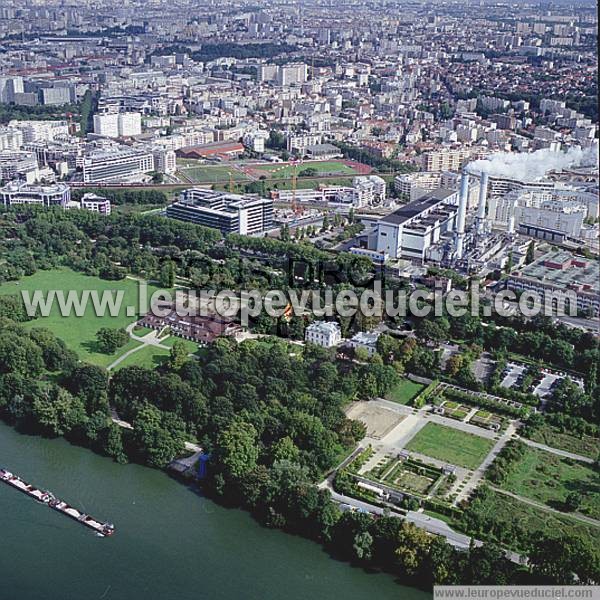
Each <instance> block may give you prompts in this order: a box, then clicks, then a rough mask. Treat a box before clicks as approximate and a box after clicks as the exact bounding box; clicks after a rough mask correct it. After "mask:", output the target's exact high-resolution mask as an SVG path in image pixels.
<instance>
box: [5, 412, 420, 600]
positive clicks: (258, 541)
mask: <svg viewBox="0 0 600 600" xmlns="http://www.w3.org/2000/svg"><path fill="white" fill-rule="evenodd" d="M0 465H2V466H3V467H5V468H7V469H9V470H11V471H13V472H14V473H16V474H18V475H20V476H21V477H22V478H23V479H25V480H26V481H28V482H29V483H32V484H34V485H37V486H38V487H42V488H45V489H48V490H51V491H53V492H54V493H55V494H56V495H57V496H58V497H60V498H62V499H63V500H66V501H67V502H70V503H72V504H73V505H74V506H76V507H77V508H80V509H82V510H85V511H86V512H88V513H89V514H90V515H92V516H93V517H96V518H98V519H101V520H109V521H112V522H113V523H114V524H115V527H116V532H115V534H114V536H112V537H110V538H100V537H96V536H95V534H94V533H93V532H91V531H90V530H88V529H87V528H85V527H83V526H82V525H79V524H78V523H76V522H74V521H72V520H71V519H68V518H67V517H65V516H64V515H61V514H59V513H56V512H55V511H53V510H51V509H49V508H48V507H46V506H43V505H41V504H38V503H36V502H35V501H34V500H32V499H30V498H28V497H27V496H25V495H23V494H21V493H19V492H18V491H17V490H14V489H12V488H10V487H9V486H7V485H5V484H0V527H1V532H2V533H1V537H0V600H16V599H18V600H90V599H96V598H97V599H102V600H138V599H139V600H187V599H190V600H191V599H193V600H203V599H206V600H209V599H210V600H218V599H223V600H238V599H240V600H279V599H285V600H295V599H298V600H307V599H310V600H321V599H323V600H325V599H327V600H329V599H331V598H335V599H340V600H358V599H369V600H386V599H388V598H390V599H391V598H394V599H395V600H398V599H400V598H401V599H402V600H426V599H428V598H430V596H429V594H426V593H424V592H420V591H418V590H415V589H412V588H407V587H403V586H400V585H398V584H397V583H395V582H394V580H393V578H392V577H390V576H387V575H383V574H369V573H366V572H364V571H363V570H361V569H357V568H353V567H351V566H350V565H348V564H346V563H343V562H340V561H336V560H333V559H331V558H330V557H329V556H328V555H327V554H326V553H325V552H324V551H323V550H322V549H321V548H320V547H319V546H318V545H317V544H315V543H313V542H310V541H308V540H304V539H302V538H298V537H295V536H291V535H288V534H285V533H283V532H280V531H273V530H269V529H265V528H263V527H261V526H260V525H258V524H257V523H256V522H255V521H254V520H253V519H252V518H251V517H250V516H249V515H248V514H247V513H245V512H243V511H240V510H232V509H226V508H223V507H220V506H218V505H217V504H215V503H214V502H212V501H210V500H208V499H206V498H203V497H201V496H199V495H198V494H197V493H195V492H193V491H192V490H190V489H188V488H187V487H186V486H185V485H182V484H181V483H178V482H177V481H174V480H173V479H171V478H170V477H168V476H167V475H165V474H164V473H161V472H160V471H156V470H152V469H149V468H146V467H142V466H139V465H125V466H123V465H118V464H116V463H114V462H112V461H111V460H110V459H108V458H104V457H101V456H98V455H96V454H94V453H93V452H91V451H89V450H86V449H84V448H79V447H76V446H72V445H70V444H69V443H68V442H66V441H65V440H62V439H55V440H48V439H43V438H39V437H34V436H28V435H22V434H19V433H17V432H16V431H14V430H13V429H12V428H10V427H8V426H7V425H5V424H4V423H1V422H0Z"/></svg>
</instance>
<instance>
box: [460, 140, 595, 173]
mask: <svg viewBox="0 0 600 600" xmlns="http://www.w3.org/2000/svg"><path fill="white" fill-rule="evenodd" d="M597 164H598V145H597V144H595V145H594V146H591V147H590V148H586V149H582V148H570V149H569V150H568V151H567V152H555V151H553V150H548V149H542V150H537V151H535V152H531V153H530V154H527V153H524V152H498V153H497V154H492V155H490V156H489V157H488V158H487V159H485V160H475V161H473V162H472V163H469V164H468V165H467V171H469V173H473V174H477V175H479V174H480V173H483V172H486V173H489V174H490V175H491V176H496V177H508V178H510V179H516V180H518V181H534V180H536V179H539V178H541V177H543V176H544V175H545V174H546V173H548V172H549V171H560V170H563V169H569V168H572V167H582V166H593V165H597Z"/></svg>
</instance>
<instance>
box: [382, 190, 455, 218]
mask: <svg viewBox="0 0 600 600" xmlns="http://www.w3.org/2000/svg"><path fill="white" fill-rule="evenodd" d="M455 193H456V192H454V191H453V190H446V189H443V188H439V189H437V190H432V191H430V192H427V194H426V195H425V196H423V197H422V198H419V200H415V201H414V202H410V203H408V204H406V205H404V206H402V207H401V208H399V209H398V210H395V211H394V212H392V213H390V214H389V215H387V216H386V217H384V218H383V219H381V222H382V223H392V224H394V225H402V224H403V223H406V221H408V220H409V219H412V218H413V217H416V216H417V215H420V214H421V213H423V212H424V211H426V210H427V209H429V208H432V207H434V206H437V205H438V204H441V203H442V202H443V201H444V200H446V199H447V198H449V197H450V196H452V194H455Z"/></svg>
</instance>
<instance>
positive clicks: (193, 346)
mask: <svg viewBox="0 0 600 600" xmlns="http://www.w3.org/2000/svg"><path fill="white" fill-rule="evenodd" d="M175 342H183V344H184V345H185V348H186V350H187V351H188V352H189V353H190V354H193V353H194V352H197V351H198V344H197V343H196V342H192V341H191V340H184V339H183V338H180V337H177V336H176V335H170V336H169V337H168V338H166V339H164V340H161V341H160V343H161V344H163V345H165V346H169V348H172V347H173V344H174V343H175Z"/></svg>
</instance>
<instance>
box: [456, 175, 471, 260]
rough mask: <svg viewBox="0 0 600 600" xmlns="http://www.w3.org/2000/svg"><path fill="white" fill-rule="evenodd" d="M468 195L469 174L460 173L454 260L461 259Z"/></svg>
mask: <svg viewBox="0 0 600 600" xmlns="http://www.w3.org/2000/svg"><path fill="white" fill-rule="evenodd" d="M468 194H469V174H468V173H467V172H466V171H463V172H462V176H461V178H460V195H459V197H458V214H457V215H456V258H457V259H459V260H460V259H461V258H462V257H463V252H464V245H465V221H466V219H467V196H468Z"/></svg>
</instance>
